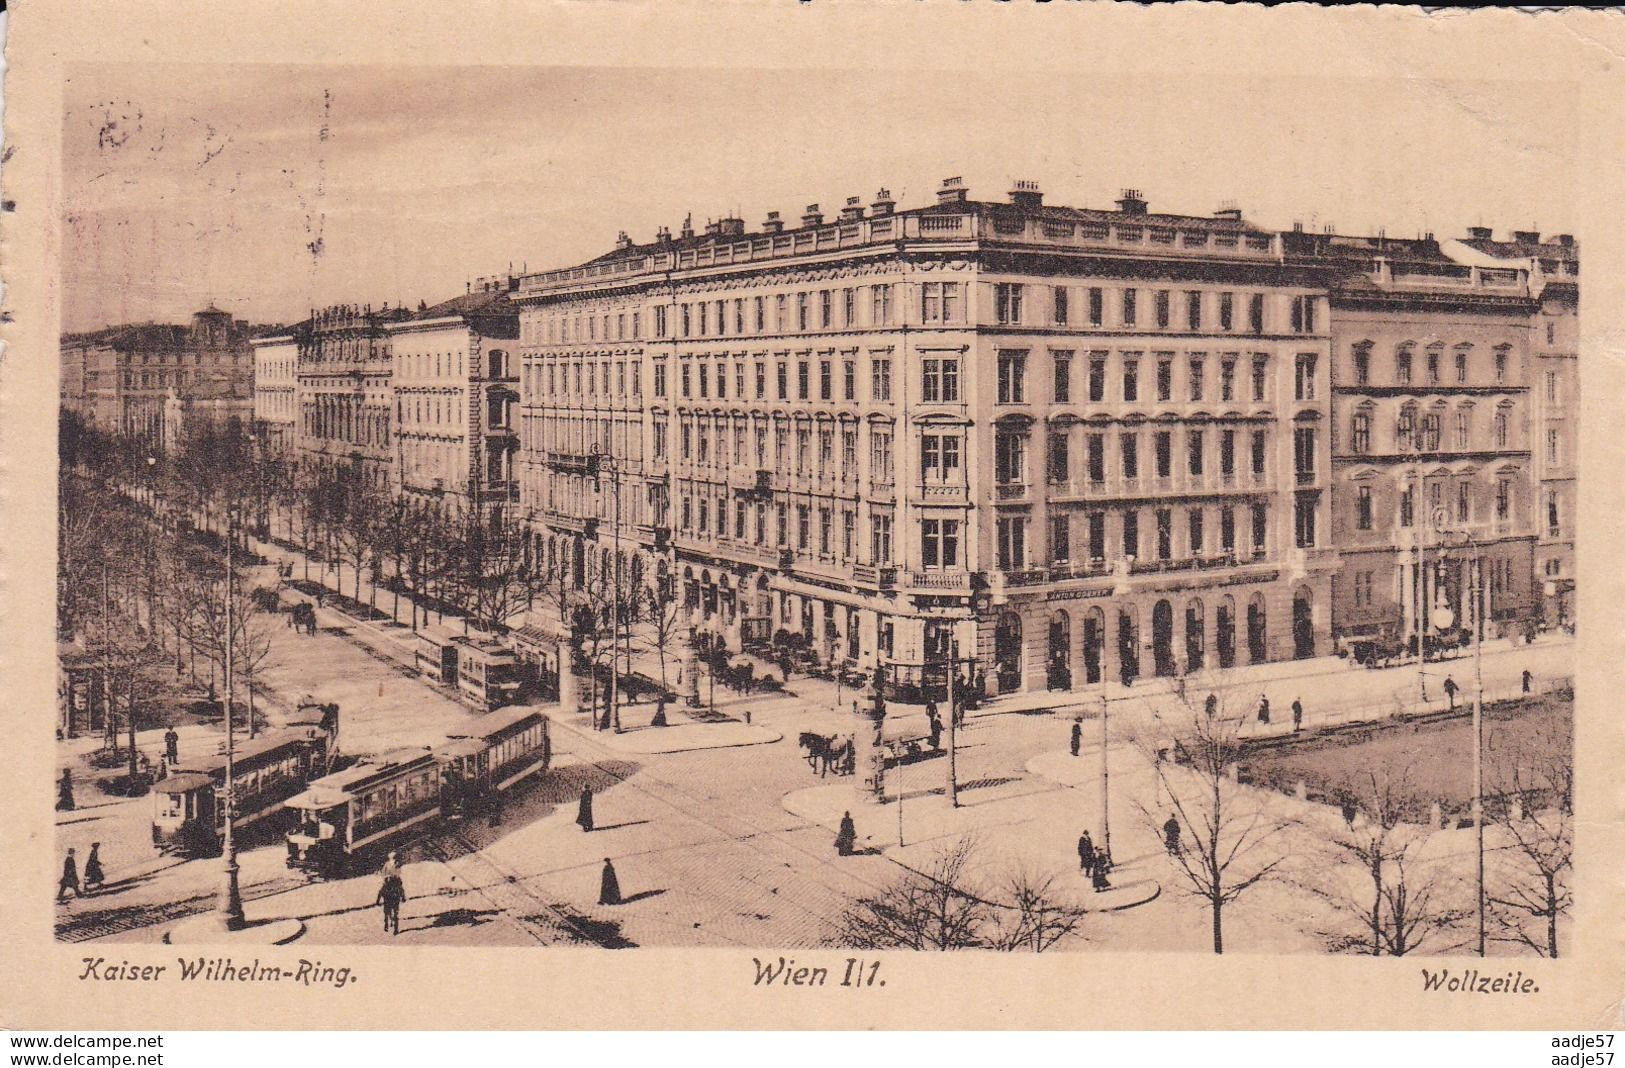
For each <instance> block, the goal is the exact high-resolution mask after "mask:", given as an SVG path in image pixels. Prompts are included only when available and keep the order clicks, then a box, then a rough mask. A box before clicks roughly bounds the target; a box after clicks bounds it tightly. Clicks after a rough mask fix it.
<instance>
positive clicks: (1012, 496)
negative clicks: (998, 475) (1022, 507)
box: [993, 482, 1028, 501]
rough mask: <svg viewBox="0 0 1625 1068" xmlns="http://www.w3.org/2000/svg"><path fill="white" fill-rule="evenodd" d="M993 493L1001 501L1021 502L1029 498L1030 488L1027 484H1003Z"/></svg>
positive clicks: (995, 487)
mask: <svg viewBox="0 0 1625 1068" xmlns="http://www.w3.org/2000/svg"><path fill="white" fill-rule="evenodd" d="M993 492H994V495H995V496H996V497H997V498H998V499H999V500H1001V501H1021V500H1025V499H1026V498H1027V492H1028V486H1027V484H1026V483H1025V482H1001V483H999V484H998V485H996V486H994V487H993Z"/></svg>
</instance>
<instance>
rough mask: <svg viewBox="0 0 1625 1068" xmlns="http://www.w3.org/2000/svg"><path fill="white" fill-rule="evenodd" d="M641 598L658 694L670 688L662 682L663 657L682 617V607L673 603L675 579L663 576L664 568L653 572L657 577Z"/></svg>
mask: <svg viewBox="0 0 1625 1068" xmlns="http://www.w3.org/2000/svg"><path fill="white" fill-rule="evenodd" d="M643 595H644V598H645V600H646V602H647V604H648V612H647V613H646V614H645V618H646V621H647V624H648V631H649V643H650V644H651V645H653V646H654V649H655V653H656V655H657V656H658V657H659V659H660V688H661V690H662V691H665V690H670V689H671V686H670V684H669V683H668V682H667V681H666V656H667V652H668V650H670V649H671V648H672V647H673V645H674V644H675V642H676V640H677V638H678V635H679V634H680V633H681V624H682V618H683V612H682V606H681V605H680V604H679V603H678V601H677V585H676V581H675V576H673V575H671V574H669V573H667V572H666V570H665V569H664V568H659V569H657V574H656V575H655V577H654V579H653V581H652V582H651V583H650V584H649V586H648V587H647V588H646V589H645V590H644V593H643Z"/></svg>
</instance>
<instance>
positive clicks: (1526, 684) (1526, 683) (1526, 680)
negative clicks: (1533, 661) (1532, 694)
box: [1523, 668, 1535, 693]
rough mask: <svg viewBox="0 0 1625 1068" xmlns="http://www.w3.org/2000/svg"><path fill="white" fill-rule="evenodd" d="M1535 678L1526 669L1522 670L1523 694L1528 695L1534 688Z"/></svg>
mask: <svg viewBox="0 0 1625 1068" xmlns="http://www.w3.org/2000/svg"><path fill="white" fill-rule="evenodd" d="M1534 682H1535V676H1533V675H1531V674H1530V673H1529V669H1528V668H1524V669H1523V692H1524V693H1528V692H1529V691H1530V690H1531V689H1532V688H1533V686H1534Z"/></svg>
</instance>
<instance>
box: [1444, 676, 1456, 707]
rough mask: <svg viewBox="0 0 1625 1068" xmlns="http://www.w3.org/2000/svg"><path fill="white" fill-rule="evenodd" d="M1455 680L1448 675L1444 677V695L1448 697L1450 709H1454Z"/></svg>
mask: <svg viewBox="0 0 1625 1068" xmlns="http://www.w3.org/2000/svg"><path fill="white" fill-rule="evenodd" d="M1456 688H1457V687H1456V680H1455V679H1453V678H1451V677H1450V676H1449V675H1446V676H1445V677H1444V695H1445V696H1446V697H1448V698H1449V699H1450V710H1451V711H1452V712H1454V711H1455V709H1456Z"/></svg>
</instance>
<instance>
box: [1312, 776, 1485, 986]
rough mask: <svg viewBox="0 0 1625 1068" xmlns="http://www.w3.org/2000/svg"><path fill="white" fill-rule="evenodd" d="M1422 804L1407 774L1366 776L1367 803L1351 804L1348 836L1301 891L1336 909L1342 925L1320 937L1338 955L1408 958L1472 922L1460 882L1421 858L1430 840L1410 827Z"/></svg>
mask: <svg viewBox="0 0 1625 1068" xmlns="http://www.w3.org/2000/svg"><path fill="white" fill-rule="evenodd" d="M1417 804H1418V801H1417V799H1416V796H1415V794H1414V793H1413V791H1412V790H1411V789H1410V787H1409V778H1408V775H1407V774H1406V773H1405V771H1403V770H1401V771H1388V770H1382V771H1377V770H1372V771H1368V772H1367V773H1366V779H1365V781H1364V782H1363V783H1362V784H1361V790H1360V795H1359V796H1358V797H1357V798H1350V799H1348V800H1347V801H1346V802H1345V805H1346V808H1345V810H1344V811H1345V818H1348V817H1352V818H1350V819H1348V823H1347V824H1346V826H1345V829H1344V830H1342V831H1340V832H1337V833H1335V834H1332V835H1331V836H1329V837H1328V838H1327V839H1326V845H1325V863H1324V864H1316V865H1313V866H1312V869H1311V871H1312V874H1310V875H1309V876H1308V877H1306V878H1305V879H1304V880H1303V882H1302V885H1303V886H1304V887H1305V888H1306V889H1308V890H1309V891H1310V892H1311V893H1313V894H1314V895H1315V896H1316V897H1318V898H1320V899H1321V900H1322V901H1325V902H1326V903H1327V904H1328V905H1330V906H1331V907H1332V910H1333V914H1334V916H1335V917H1336V920H1335V921H1334V923H1333V924H1332V926H1331V927H1329V928H1328V929H1325V930H1322V931H1320V932H1319V934H1320V937H1321V938H1322V940H1323V941H1324V942H1325V944H1326V946H1327V948H1328V949H1331V950H1332V951H1333V952H1339V953H1365V954H1369V955H1371V956H1374V957H1375V956H1391V957H1402V956H1405V955H1406V954H1407V953H1415V952H1418V951H1420V950H1421V949H1422V948H1423V947H1424V946H1428V947H1430V948H1437V947H1436V945H1435V944H1436V942H1437V938H1438V936H1440V935H1446V934H1449V933H1451V932H1452V931H1454V930H1455V928H1456V926H1457V925H1458V924H1459V923H1460V922H1461V921H1462V920H1463V919H1465V918H1466V917H1467V916H1468V915H1470V914H1471V911H1472V910H1471V909H1469V908H1466V907H1464V906H1463V905H1462V903H1461V901H1460V899H1459V896H1458V895H1457V891H1458V890H1459V888H1460V885H1461V880H1460V879H1459V878H1457V877H1456V876H1455V874H1454V873H1453V872H1451V871H1450V870H1449V868H1448V866H1447V865H1446V864H1445V863H1443V862H1438V861H1433V862H1430V861H1427V860H1426V859H1424V858H1423V856H1422V853H1423V851H1424V850H1425V849H1426V848H1427V843H1428V838H1429V835H1428V833H1427V831H1426V830H1425V829H1423V828H1422V827H1419V826H1416V825H1414V824H1410V823H1406V822H1405V818H1406V816H1408V815H1411V814H1413V810H1414V809H1415V807H1416V805H1417Z"/></svg>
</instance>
